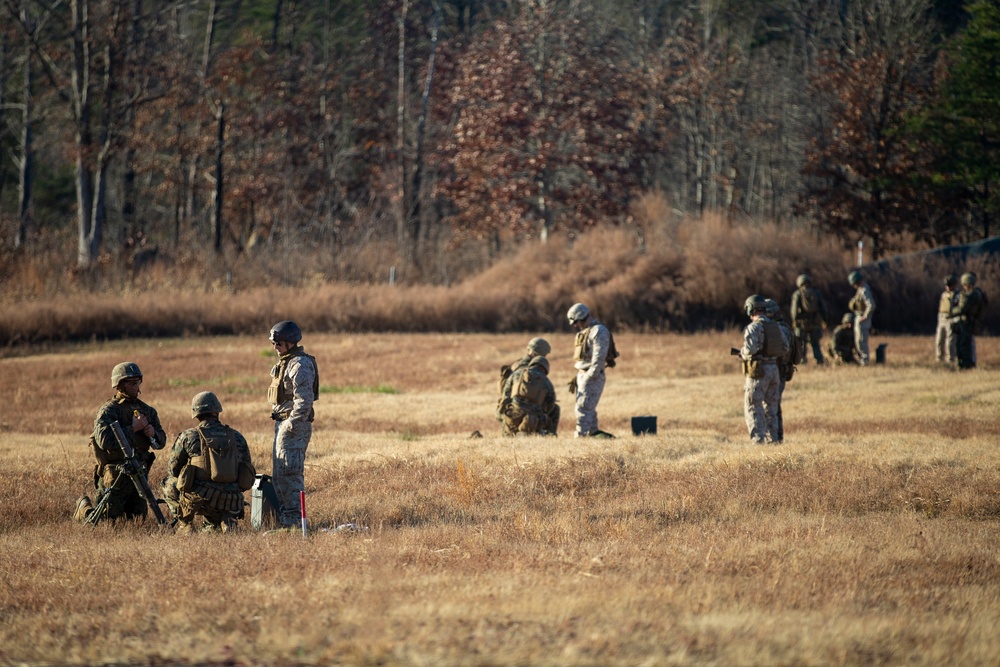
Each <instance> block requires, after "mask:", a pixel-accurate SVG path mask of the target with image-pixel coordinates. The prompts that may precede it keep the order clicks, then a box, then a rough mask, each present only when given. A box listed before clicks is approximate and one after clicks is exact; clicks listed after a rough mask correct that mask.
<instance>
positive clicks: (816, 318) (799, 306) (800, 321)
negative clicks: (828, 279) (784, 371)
mask: <svg viewBox="0 0 1000 667" xmlns="http://www.w3.org/2000/svg"><path fill="white" fill-rule="evenodd" d="M795 285H796V290H795V292H794V293H793V294H792V307H791V314H792V329H794V331H795V336H796V338H798V339H799V341H801V349H802V354H801V355H800V358H799V359H796V360H795V363H797V364H799V363H801V364H804V363H806V361H807V359H808V355H807V354H806V352H807V348H806V345H807V344H808V345H810V346H811V347H812V353H813V358H814V359H815V360H816V363H817V364H822V363H823V350H822V348H821V347H820V341H821V340H822V338H823V327H824V326H825V325H826V321H827V319H828V313H827V309H826V300H825V299H824V298H823V294H822V293H821V292H820V291H819V290H818V289H816V288H815V287H813V286H812V279H811V278H810V277H809V275H808V274H806V273H803V274H802V275H800V276H799V277H798V278H797V279H796V280H795Z"/></svg>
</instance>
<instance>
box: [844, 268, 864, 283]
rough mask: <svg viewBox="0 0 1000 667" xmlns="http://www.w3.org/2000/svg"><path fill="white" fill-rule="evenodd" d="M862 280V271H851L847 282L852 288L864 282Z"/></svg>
mask: <svg viewBox="0 0 1000 667" xmlns="http://www.w3.org/2000/svg"><path fill="white" fill-rule="evenodd" d="M862 280H863V278H862V277H861V272H860V271H851V272H850V273H848V274H847V282H848V284H850V285H852V286H853V285H857V284H858V283H860V282H862Z"/></svg>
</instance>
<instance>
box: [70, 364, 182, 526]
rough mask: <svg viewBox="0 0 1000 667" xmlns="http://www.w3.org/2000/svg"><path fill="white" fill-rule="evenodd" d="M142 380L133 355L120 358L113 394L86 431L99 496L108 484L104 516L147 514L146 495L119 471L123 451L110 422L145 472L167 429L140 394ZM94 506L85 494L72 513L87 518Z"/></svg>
mask: <svg viewBox="0 0 1000 667" xmlns="http://www.w3.org/2000/svg"><path fill="white" fill-rule="evenodd" d="M141 385H142V371H141V370H139V366H138V364H136V363H135V362H132V361H126V362H123V363H120V364H118V365H116V366H115V367H114V369H112V371H111V388H112V389H114V390H115V395H114V398H112V399H111V400H110V401H108V402H107V403H105V404H104V405H102V406H101V409H100V410H99V411H98V412H97V418H96V419H95V420H94V432H93V434H92V435H91V436H90V451H91V453H93V455H94V458H96V459H97V464H96V465H95V466H94V488H95V489H96V492H97V496H101V495H102V494H103V493H104V491H105V489H110V497H109V501H108V504H107V509H106V515H105V516H104V517H101V518H102V519H105V518H106V519H112V520H114V519H119V518H125V519H137V518H140V517H145V516H146V511H147V509H148V507H147V505H146V499H145V498H143V497H142V495H140V494H139V492H138V491H136V488H135V485H134V484H133V483H132V480H131V479H130V478H129V477H128V475H119V472H120V466H119V465H117V464H119V463H120V462H121V461H123V460H124V459H125V455H124V453H123V452H122V450H121V446H120V445H119V444H118V440H116V439H115V434H114V432H113V431H112V430H111V424H112V423H114V422H118V424H119V425H120V426H121V429H122V433H124V435H125V439H126V440H128V443H129V445H130V446H131V447H132V449H133V451H134V452H135V456H136V459H138V460H139V462H140V463H141V464H142V465H143V467H144V468H145V470H146V475H147V476H148V475H149V469H150V468H151V467H152V465H153V461H154V460H155V459H156V455H155V454H153V452H152V451H150V450H159V449H163V446H164V444H165V443H166V440H167V434H166V433H164V432H163V427H162V426H161V425H160V417H159V415H157V413H156V410H154V409H153V407H152V406H150V405H148V404H146V403H144V402H142V401H140V400H139V393H140V390H139V387H140V386H141ZM92 511H93V503H92V502H91V500H90V497H89V496H83V497H81V498H80V499H79V500H77V503H76V511H75V512H74V514H73V519H74V520H76V521H81V522H82V521H86V520H87V519H88V518H90V514H91V512H92Z"/></svg>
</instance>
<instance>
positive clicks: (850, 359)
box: [827, 313, 858, 364]
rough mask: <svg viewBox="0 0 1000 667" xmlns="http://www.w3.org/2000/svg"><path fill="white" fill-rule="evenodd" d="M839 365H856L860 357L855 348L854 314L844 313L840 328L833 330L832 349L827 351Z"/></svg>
mask: <svg viewBox="0 0 1000 667" xmlns="http://www.w3.org/2000/svg"><path fill="white" fill-rule="evenodd" d="M827 351H828V352H829V353H830V356H831V357H832V358H833V360H834V361H835V362H837V363H839V364H856V363H858V357H857V354H856V353H855V348H854V313H844V317H842V318H841V320H840V326H838V327H837V328H836V329H834V330H833V336H832V340H831V341H830V349H829V350H827Z"/></svg>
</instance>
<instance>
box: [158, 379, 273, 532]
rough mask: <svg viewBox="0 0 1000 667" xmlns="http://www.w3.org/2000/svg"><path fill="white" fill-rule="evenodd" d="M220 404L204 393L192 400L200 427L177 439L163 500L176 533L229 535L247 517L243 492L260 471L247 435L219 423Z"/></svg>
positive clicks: (164, 485) (165, 479)
mask: <svg viewBox="0 0 1000 667" xmlns="http://www.w3.org/2000/svg"><path fill="white" fill-rule="evenodd" d="M220 412H222V403H221V402H220V401H219V399H218V397H217V396H216V395H215V394H214V393H212V392H210V391H203V392H201V393H200V394H196V395H195V397H194V398H193V399H192V400H191V414H192V416H193V417H195V418H196V419H198V421H199V424H198V426H197V427H196V428H192V429H188V430H186V431H184V432H183V433H181V434H180V435H178V436H177V440H176V441H175V442H174V448H173V451H171V453H170V459H169V460H168V461H167V476H166V477H165V478H164V479H163V496H164V498H165V499H166V501H167V506H169V507H170V511H171V513H172V514H173V515H174V519H175V520H176V522H177V533H178V534H187V533H191V532H193V531H194V524H193V522H194V518H195V517H196V516H202V517H203V523H202V527H201V528H202V531H205V532H225V531H227V530H229V529H230V528H233V527H235V526H236V522H237V520H238V519H240V518H242V516H243V492H244V491H246V490H248V489H250V487H252V486H253V482H254V478H255V477H256V475H257V471H256V470H254V467H253V463H252V462H251V460H250V448H249V447H248V446H247V441H246V439H245V438H244V437H243V435H242V434H241V433H240V432H239V431H237V430H236V429H234V428H230V427H229V426H226V425H225V424H223V423H222V422H220V421H219V413H220Z"/></svg>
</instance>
